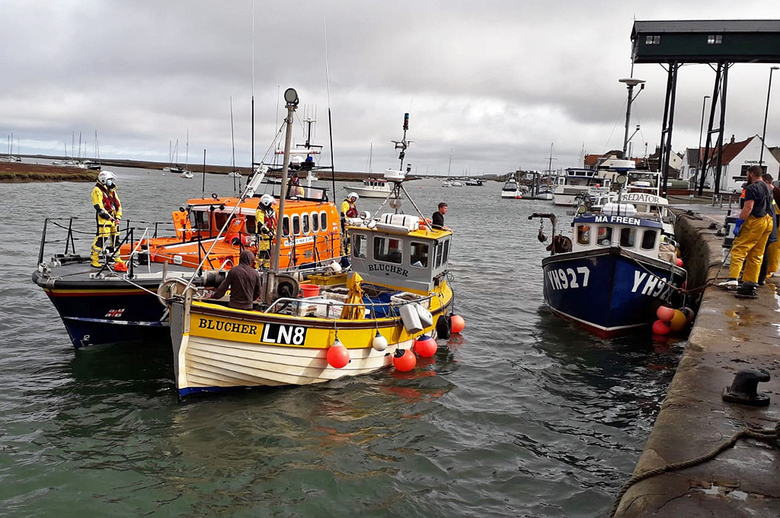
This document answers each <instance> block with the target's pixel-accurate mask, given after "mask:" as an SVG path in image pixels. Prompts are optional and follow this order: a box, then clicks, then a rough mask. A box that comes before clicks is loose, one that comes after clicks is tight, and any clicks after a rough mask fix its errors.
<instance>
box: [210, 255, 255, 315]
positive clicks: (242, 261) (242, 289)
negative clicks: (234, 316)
mask: <svg viewBox="0 0 780 518" xmlns="http://www.w3.org/2000/svg"><path fill="white" fill-rule="evenodd" d="M254 260H255V257H254V255H252V252H250V251H249V250H244V251H242V252H241V255H240V256H239V260H238V266H235V267H233V268H232V269H231V270H230V271H229V272H228V273H227V277H225V280H224V281H222V284H220V285H219V287H217V289H216V290H214V293H212V295H211V297H210V298H212V299H221V298H222V297H224V296H225V293H227V290H228V288H229V289H230V302H228V307H231V308H236V309H252V303H253V302H254V301H255V300H257V299H258V298H260V274H259V272H258V271H257V270H255V269H254V268H252V263H253V262H254Z"/></svg>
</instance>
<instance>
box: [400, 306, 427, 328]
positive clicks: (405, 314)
mask: <svg viewBox="0 0 780 518" xmlns="http://www.w3.org/2000/svg"><path fill="white" fill-rule="evenodd" d="M416 305H417V304H405V305H403V306H401V310H400V313H401V321H402V322H403V323H404V329H406V332H407V333H409V334H415V333H419V332H420V331H422V330H423V326H422V323H421V322H420V315H419V313H417V308H415V306H416Z"/></svg>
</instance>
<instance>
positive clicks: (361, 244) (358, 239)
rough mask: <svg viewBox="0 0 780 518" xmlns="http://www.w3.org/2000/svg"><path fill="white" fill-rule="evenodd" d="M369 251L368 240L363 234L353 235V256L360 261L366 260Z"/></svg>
mask: <svg viewBox="0 0 780 518" xmlns="http://www.w3.org/2000/svg"><path fill="white" fill-rule="evenodd" d="M367 250H368V238H367V237H366V236H364V235H363V234H353V235H352V255H353V256H354V257H358V258H360V259H365V258H366V251H367Z"/></svg>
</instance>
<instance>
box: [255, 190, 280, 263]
mask: <svg viewBox="0 0 780 518" xmlns="http://www.w3.org/2000/svg"><path fill="white" fill-rule="evenodd" d="M274 203H276V200H275V199H274V197H273V196H271V195H270V194H263V195H262V196H261V197H260V203H258V204H257V210H256V211H255V225H256V235H257V261H258V263H260V265H261V266H262V267H264V268H267V267H268V265H269V261H270V259H271V242H272V241H273V240H274V234H275V233H276V213H275V212H274Z"/></svg>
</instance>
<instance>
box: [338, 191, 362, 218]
mask: <svg viewBox="0 0 780 518" xmlns="http://www.w3.org/2000/svg"><path fill="white" fill-rule="evenodd" d="M358 198H359V196H358V195H357V193H355V192H351V193H349V194H348V195H347V197H346V198H344V201H343V202H341V214H343V215H344V217H345V218H356V217H358V210H357V205H356V203H357V201H358Z"/></svg>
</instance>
